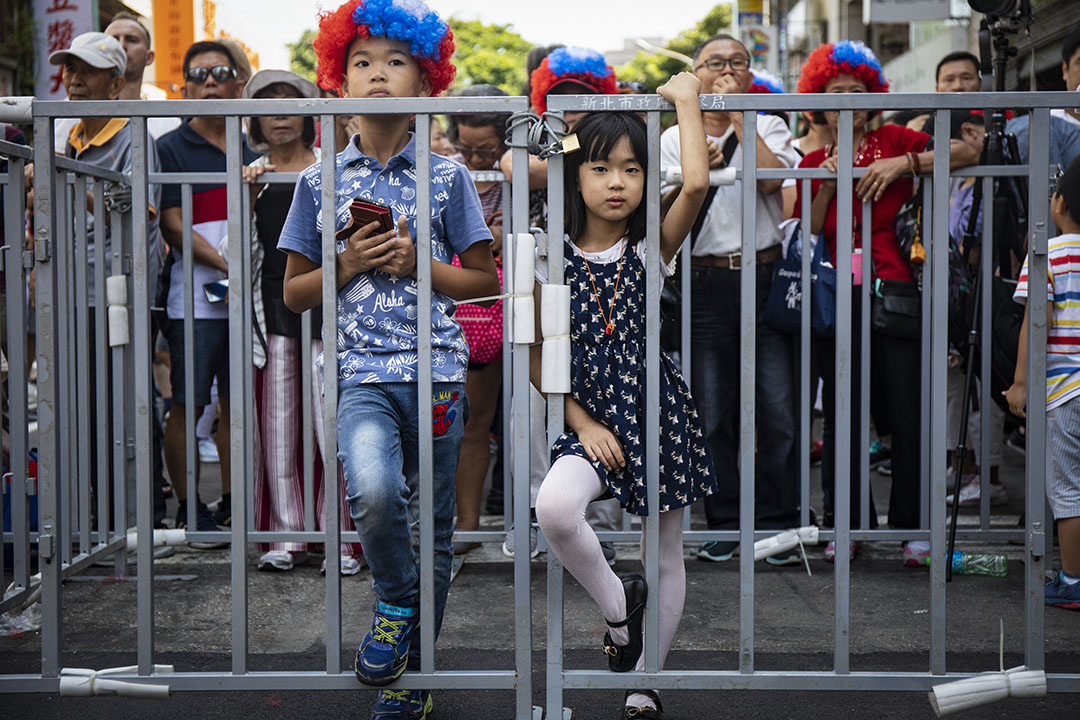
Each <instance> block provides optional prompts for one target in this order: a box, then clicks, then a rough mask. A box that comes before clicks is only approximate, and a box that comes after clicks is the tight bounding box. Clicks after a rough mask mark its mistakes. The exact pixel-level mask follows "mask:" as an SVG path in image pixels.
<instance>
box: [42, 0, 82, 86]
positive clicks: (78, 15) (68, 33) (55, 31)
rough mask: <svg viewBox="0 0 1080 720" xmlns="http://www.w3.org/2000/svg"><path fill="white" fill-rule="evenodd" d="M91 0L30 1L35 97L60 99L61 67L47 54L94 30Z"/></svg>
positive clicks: (65, 46)
mask: <svg viewBox="0 0 1080 720" xmlns="http://www.w3.org/2000/svg"><path fill="white" fill-rule="evenodd" d="M94 5H95V3H94V2H93V0H34V27H35V28H37V33H36V36H35V38H34V47H35V48H36V50H37V51H36V53H35V55H36V56H37V72H36V73H35V77H36V78H37V81H36V82H35V83H34V96H35V97H36V98H37V99H38V100H63V99H64V98H65V97H67V93H65V92H64V75H63V68H62V67H61V66H59V65H50V64H49V55H51V54H53V53H54V52H56V51H57V50H67V49H68V48H69V47H71V41H72V39H73V38H75V37H76V36H77V35H82V34H83V33H85V32H90V31H91V30H93V29H94V22H93V16H92V14H91V12H90V11H91V10H92V9H93V6H94Z"/></svg>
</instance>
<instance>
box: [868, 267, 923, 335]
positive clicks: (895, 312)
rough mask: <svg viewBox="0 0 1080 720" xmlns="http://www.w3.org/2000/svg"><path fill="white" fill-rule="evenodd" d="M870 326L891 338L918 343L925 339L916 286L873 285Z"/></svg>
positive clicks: (885, 282)
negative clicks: (923, 337)
mask: <svg viewBox="0 0 1080 720" xmlns="http://www.w3.org/2000/svg"><path fill="white" fill-rule="evenodd" d="M870 326H871V327H872V328H873V329H874V330H876V331H877V332H879V333H881V334H882V335H888V336H889V337H895V338H901V339H904V340H918V339H919V338H921V337H922V295H921V293H920V292H919V287H918V285H916V284H915V283H913V282H901V281H898V280H882V279H881V278H878V279H877V280H875V281H874V288H873V292H872V293H870Z"/></svg>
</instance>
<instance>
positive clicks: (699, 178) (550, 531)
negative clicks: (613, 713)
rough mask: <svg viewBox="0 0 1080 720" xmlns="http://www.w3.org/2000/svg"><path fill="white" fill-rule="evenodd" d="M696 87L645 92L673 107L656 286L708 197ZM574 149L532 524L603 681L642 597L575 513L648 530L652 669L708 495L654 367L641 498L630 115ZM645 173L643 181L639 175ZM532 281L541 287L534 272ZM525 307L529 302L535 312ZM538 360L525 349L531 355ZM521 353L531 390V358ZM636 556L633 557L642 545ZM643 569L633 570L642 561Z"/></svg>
mask: <svg viewBox="0 0 1080 720" xmlns="http://www.w3.org/2000/svg"><path fill="white" fill-rule="evenodd" d="M700 87H701V86H700V83H699V81H698V79H697V78H696V77H695V76H694V75H693V74H691V73H686V72H684V73H680V74H679V75H676V76H675V77H673V78H672V79H671V80H670V81H668V83H667V84H665V85H664V86H663V87H661V88H660V89H659V90H658V91H657V92H658V93H659V94H660V95H662V96H664V97H665V98H666V99H668V100H669V101H671V102H672V103H673V104H674V105H675V108H676V112H677V114H678V121H679V133H680V140H681V142H682V172H683V179H684V184H683V187H682V192H681V193H680V194H679V196H678V198H677V199H676V200H675V202H674V204H673V205H672V207H671V209H670V210H669V211H668V213H667V216H666V218H665V219H664V221H663V224H662V226H661V230H660V255H661V261H662V265H663V272H664V274H665V275H671V274H672V273H673V272H674V265H675V256H676V254H677V253H678V251H679V248H680V246H681V245H682V242H683V239H684V238H685V237H686V235H687V234H688V233H689V232H690V229H691V227H692V225H693V223H694V219H695V218H696V217H697V214H698V210H699V209H700V207H701V203H702V201H703V199H704V197H705V194H706V191H707V189H708V182H709V180H708V150H707V148H706V145H705V131H704V130H703V128H702V124H701V112H700V110H699V108H698V92H699V90H700ZM575 131H576V133H577V136H578V140H579V143H580V146H581V149H580V150H578V151H576V152H573V153H570V154H568V155H567V156H566V159H565V166H564V167H565V178H566V225H567V233H568V237H569V242H567V244H566V247H565V248H564V263H565V265H564V268H565V277H566V283H567V284H568V285H569V286H570V288H571V290H570V293H571V300H570V337H571V348H572V349H571V392H570V394H569V395H566V396H564V397H565V403H566V405H565V417H566V430H565V432H564V433H563V434H562V436H560V437H559V439H558V441H557V442H556V443H555V446H554V447H553V448H552V450H551V460H552V464H551V469H550V471H549V472H548V474H547V476H546V477H545V479H544V483H543V485H542V486H541V487H540V492H539V495H538V496H537V499H536V517H537V520H538V521H539V523H540V527H541V529H543V531H544V536H545V537H546V538H547V541H548V544H549V545H550V546H551V549H552V551H553V552H554V553H555V554H556V555H557V556H558V558H559V560H560V561H562V563H563V565H565V566H566V569H567V570H569V571H570V574H571V575H573V576H574V577H575V578H577V580H578V582H580V583H581V585H582V586H583V587H584V588H585V589H586V591H588V593H589V594H590V595H591V596H592V598H593V599H594V600H596V603H597V605H599V606H600V609H601V610H602V611H603V613H604V617H605V619H606V620H607V624H608V628H609V630H608V633H607V634H606V635H605V636H604V651H605V653H606V654H607V655H608V666H609V667H610V668H611V670H613V671H615V672H626V671H628V670H633V669H635V667H636V668H637V669H638V670H642V669H644V655H643V653H642V648H643V639H642V620H643V615H644V609H645V602H646V599H647V595H648V588H647V587H646V585H645V580H644V579H643V578H642V577H641V576H639V575H631V576H628V577H625V578H621V579H620V578H619V577H618V576H616V575H615V573H614V572H613V571H612V570H611V568H610V567H609V566H608V564H607V562H606V561H605V560H604V555H603V552H602V551H601V548H600V542H599V540H598V539H597V537H596V534H595V533H594V532H593V531H592V529H591V528H590V527H589V525H588V523H586V522H585V507H586V505H588V503H589V502H591V501H593V500H595V499H597V498H599V497H601V496H604V495H606V494H610V495H612V496H614V497H615V498H617V499H618V500H619V501H620V502H621V503H622V505H623V507H625V508H626V509H627V510H628V511H630V512H632V513H634V514H636V515H641V516H643V517H647V518H648V520H646V522H648V521H649V520H651V518H653V517H658V518H659V523H660V528H659V529H660V557H659V568H660V586H659V587H658V588H653V593H652V598H651V599H652V601H653V602H659V603H660V628H659V635H660V638H659V640H660V663H661V667H662V666H663V662H664V658H665V657H666V655H667V652H668V650H669V649H670V647H671V643H672V640H673V639H674V637H675V630H676V629H677V628H678V625H679V620H680V618H681V616H682V610H683V598H684V596H685V591H686V574H685V571H684V568H683V546H682V526H683V520H682V519H683V513H682V511H681V509H682V508H684V507H686V506H687V505H690V504H691V503H693V502H694V501H695V500H697V499H698V498H700V497H702V496H704V495H708V494H710V493H711V492H712V491H713V488H714V487H715V486H716V480H715V477H714V473H713V467H712V460H711V458H710V457H709V452H708V448H707V446H706V443H705V438H704V436H703V433H702V430H701V425H700V423H699V421H698V416H697V411H696V409H695V408H694V403H693V401H692V400H691V398H690V393H689V391H688V390H687V387H686V383H685V382H683V379H682V377H681V376H680V374H679V371H678V369H677V368H676V366H675V364H674V363H673V362H672V361H671V358H669V357H668V356H667V355H665V354H663V353H661V356H660V382H661V387H660V408H661V410H660V411H661V417H660V429H661V438H660V507H659V508H650V507H648V505H647V496H646V488H645V457H644V451H645V440H644V438H643V431H644V425H645V365H646V356H645V266H644V259H645V242H644V238H645V226H646V222H645V205H644V203H643V202H642V200H643V195H644V189H645V177H646V172H647V169H648V165H647V163H648V147H647V142H646V134H645V123H644V122H643V121H642V120H641V118H640V117H639V116H638V115H636V114H634V113H611V112H607V113H595V114H591V115H587V116H586V117H584V118H583V119H581V120H580V121H578V124H577V125H576V127H575ZM652 171H653V172H656V168H653V170H652ZM537 274H538V276H539V277H538V279H540V280H541V281H542V282H546V272H545V268H544V267H543V266H541V267H539V268H538V272H537ZM537 304H538V305H539V299H538V300H537ZM537 350H538V348H537ZM539 355H540V354H539V352H534V354H533V362H532V368H533V383H534V384H535V385H536V386H537V387H539V384H540V383H539V378H540V357H539ZM642 550H643V552H644V545H643V546H642ZM643 559H644V557H643ZM661 712H662V709H661V706H660V700H659V697H658V695H657V694H656V693H655V692H653V691H651V690H645V689H641V690H632V691H629V692H627V694H626V702H625V708H624V709H623V715H622V717H625V718H659V717H662V715H661Z"/></svg>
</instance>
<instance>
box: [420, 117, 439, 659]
mask: <svg viewBox="0 0 1080 720" xmlns="http://www.w3.org/2000/svg"><path fill="white" fill-rule="evenodd" d="M416 277H417V294H416V305H417V313H416V331H417V338H416V351H417V383H416V392H417V393H418V394H419V400H418V402H417V404H416V415H417V422H418V423H419V424H420V428H419V433H418V435H417V444H418V446H419V447H418V450H419V452H418V455H419V461H418V464H419V468H418V470H419V473H420V672H422V673H425V674H427V673H433V672H435V573H434V562H435V529H434V525H433V523H434V518H433V517H432V512H433V508H434V506H435V494H434V488H433V487H432V485H433V484H434V478H433V477H432V467H433V466H432V432H431V398H432V391H433V388H432V384H431V117H430V116H428V115H418V116H417V117H416Z"/></svg>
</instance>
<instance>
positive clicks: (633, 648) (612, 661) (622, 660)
mask: <svg viewBox="0 0 1080 720" xmlns="http://www.w3.org/2000/svg"><path fill="white" fill-rule="evenodd" d="M622 584H623V591H624V592H625V593H626V610H627V612H626V619H625V620H620V621H619V622H611V621H610V620H607V621H606V622H607V624H608V627H613V628H619V627H628V629H629V633H630V640H629V642H627V644H626V645H616V644H615V641H613V640H612V639H611V633H610V632H606V633H604V653H605V654H606V655H607V656H608V669H609V670H611V671H612V672H629V671H631V670H633V669H634V666H635V665H636V664H637V661H638V658H639V657H641V651H642V648H643V647H644V640H643V639H642V623H643V622H644V620H645V600H646V598H647V597H648V595H649V587H648V585H646V584H645V578H643V577H641V576H640V575H627V576H626V577H624V578H622ZM642 717H645V716H642Z"/></svg>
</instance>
